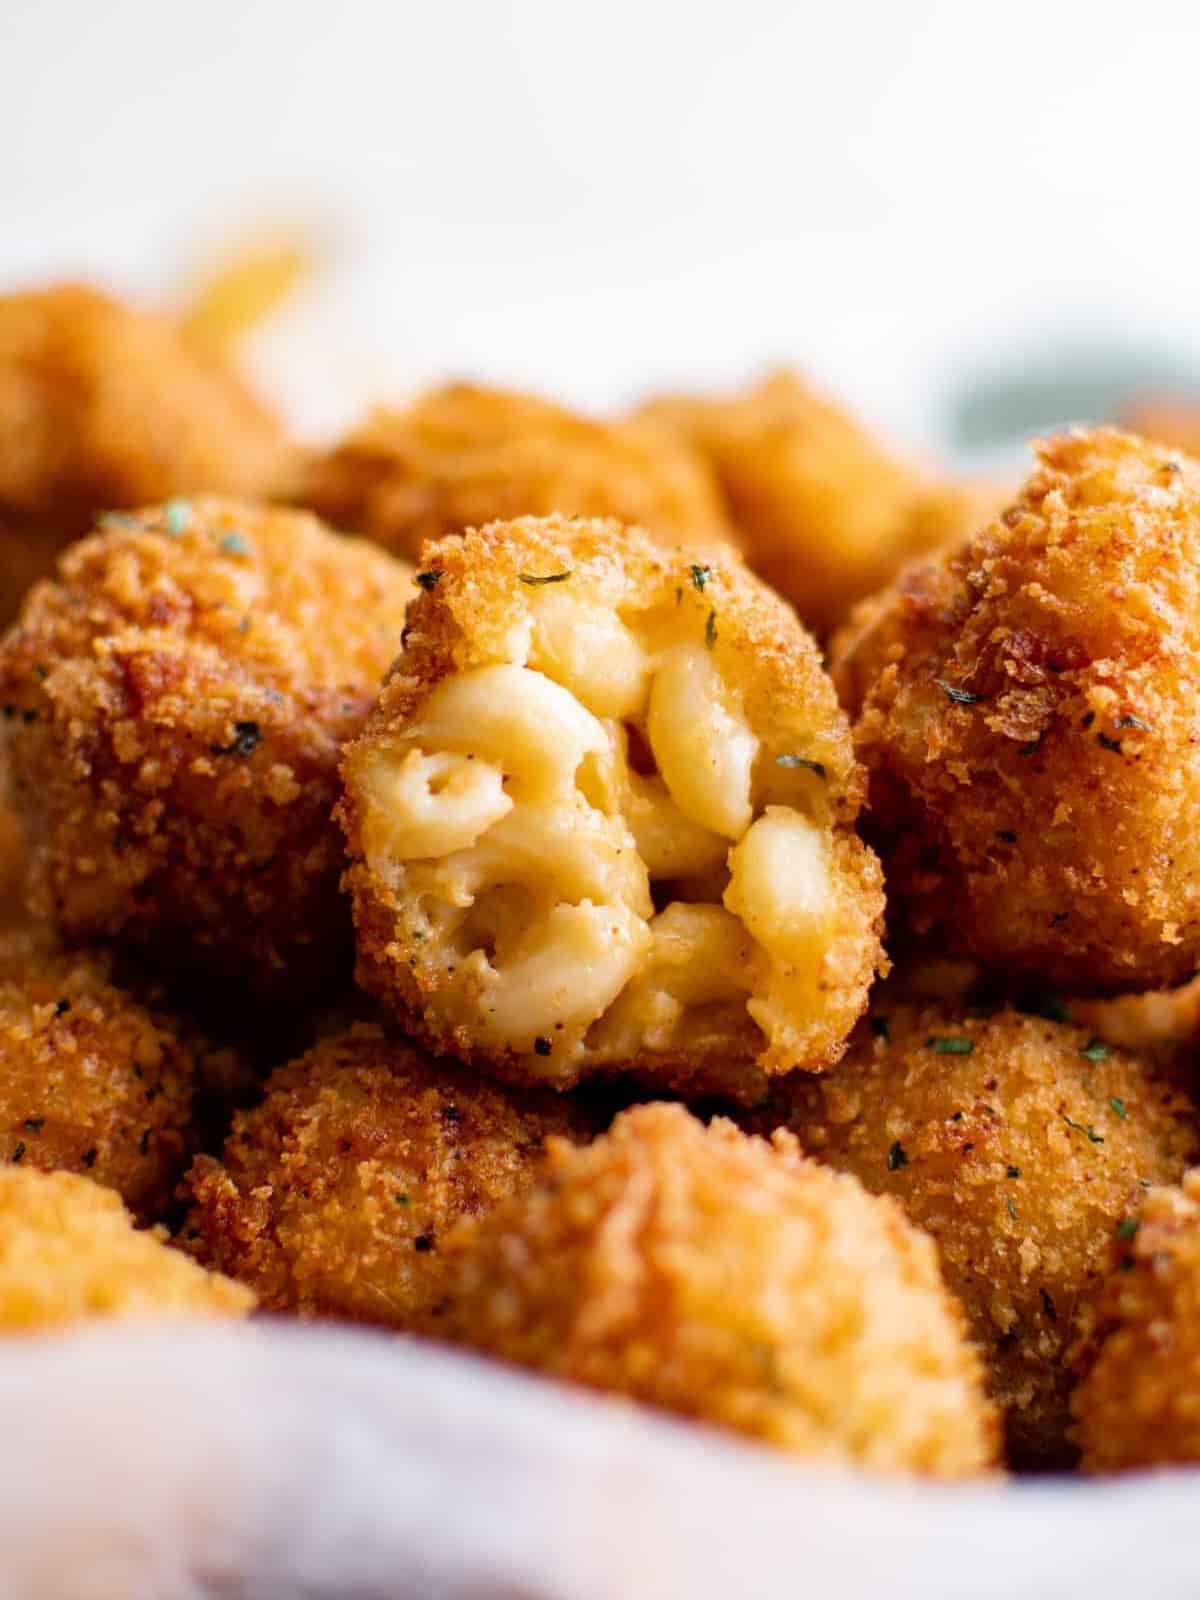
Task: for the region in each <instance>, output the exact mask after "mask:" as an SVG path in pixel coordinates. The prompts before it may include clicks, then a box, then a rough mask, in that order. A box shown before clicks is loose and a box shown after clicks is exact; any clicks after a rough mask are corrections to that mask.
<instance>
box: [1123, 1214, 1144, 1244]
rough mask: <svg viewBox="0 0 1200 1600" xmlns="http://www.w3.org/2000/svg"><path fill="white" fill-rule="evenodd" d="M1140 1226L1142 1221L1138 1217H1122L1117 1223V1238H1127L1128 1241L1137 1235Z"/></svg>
mask: <svg viewBox="0 0 1200 1600" xmlns="http://www.w3.org/2000/svg"><path fill="white" fill-rule="evenodd" d="M1140 1227H1141V1223H1140V1222H1139V1221H1138V1219H1137V1218H1136V1217H1122V1218H1121V1220H1120V1222H1118V1223H1117V1238H1118V1239H1125V1240H1126V1241H1128V1240H1130V1239H1133V1238H1135V1237H1136V1235H1137V1231H1138V1229H1139V1228H1140Z"/></svg>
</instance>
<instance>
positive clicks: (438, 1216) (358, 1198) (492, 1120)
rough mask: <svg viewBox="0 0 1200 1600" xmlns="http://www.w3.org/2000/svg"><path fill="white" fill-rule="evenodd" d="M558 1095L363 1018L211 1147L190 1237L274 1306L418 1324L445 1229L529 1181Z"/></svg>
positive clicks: (196, 1181)
mask: <svg viewBox="0 0 1200 1600" xmlns="http://www.w3.org/2000/svg"><path fill="white" fill-rule="evenodd" d="M586 1131H587V1127H586V1123H585V1119H584V1118H583V1116H582V1115H581V1114H580V1113H578V1112H577V1111H576V1110H575V1108H574V1107H573V1106H572V1104H571V1102H570V1101H568V1100H565V1099H563V1098H562V1097H561V1096H558V1095H551V1094H545V1093H543V1094H536V1093H529V1092H525V1093H522V1092H521V1091H519V1090H514V1091H506V1090H504V1089H501V1088H498V1087H497V1086H496V1085H494V1084H490V1083H487V1082H485V1081H482V1080H480V1079H479V1078H476V1077H475V1076H474V1075H473V1074H472V1073H470V1072H468V1071H466V1070H464V1069H461V1068H455V1067H453V1066H449V1065H446V1064H444V1063H438V1064H437V1065H434V1064H433V1063H431V1062H430V1061H429V1060H427V1059H426V1058H425V1057H424V1056H422V1055H420V1054H419V1053H418V1052H417V1051H416V1050H414V1049H413V1048H412V1047H411V1046H409V1045H406V1044H401V1043H396V1042H395V1041H392V1040H389V1039H388V1037H387V1036H386V1035H385V1034H384V1032H383V1031H382V1030H381V1029H380V1028H377V1027H373V1026H371V1025H369V1024H365V1023H364V1024H358V1025H357V1026H355V1027H353V1028H351V1029H349V1030H348V1031H347V1032H345V1033H342V1034H340V1035H338V1036H335V1037H333V1038H328V1039H324V1040H322V1041H321V1042H320V1043H319V1044H317V1045H316V1046H315V1047H314V1048H313V1049H312V1050H310V1051H309V1052H308V1054H307V1055H305V1056H303V1057H301V1059H300V1060H298V1061H294V1062H291V1063H290V1064H289V1065H288V1066H286V1067H281V1068H280V1069H279V1070H278V1071H277V1072H275V1073H274V1074H273V1075H272V1076H271V1078H270V1080H269V1081H268V1083H267V1088H266V1095H265V1098H264V1099H263V1101H262V1103H261V1105H259V1106H256V1107H255V1108H254V1109H253V1110H251V1111H243V1112H240V1113H239V1114H238V1116H237V1117H236V1118H235V1119H234V1126H233V1132H232V1133H231V1134H230V1136H229V1139H228V1141H227V1142H226V1145H225V1152H224V1156H223V1159H222V1161H220V1162H218V1161H214V1160H212V1159H210V1158H208V1157H203V1156H201V1157H198V1158H197V1160H196V1162H195V1165H194V1166H193V1168H192V1171H191V1173H190V1174H189V1177H188V1182H187V1187H188V1189H189V1190H190V1193H191V1196H192V1201H193V1204H192V1208H191V1211H190V1213H189V1216H188V1219H187V1222H186V1224H185V1226H184V1230H183V1235H182V1239H183V1242H184V1243H185V1245H186V1246H187V1248H188V1249H190V1250H191V1251H192V1252H193V1253H194V1254H195V1255H197V1256H198V1257H199V1259H200V1260H202V1261H203V1262H205V1263H206V1264H207V1265H208V1266H212V1267H217V1268H219V1269H220V1270H221V1271H223V1272H226V1273H228V1274H229V1275H230V1276H231V1277H233V1278H236V1279H237V1280H238V1281H239V1282H242V1283H246V1284H249V1285H250V1287H251V1288H252V1289H253V1290H254V1291H255V1293H256V1294H257V1296H258V1298H259V1301H260V1303H261V1304H262V1306H263V1307H264V1308H265V1309H267V1310H270V1311H295V1312H299V1314H300V1315H301V1316H304V1317H314V1316H325V1317H339V1318H346V1319H349V1320H352V1321H358V1322H374V1323H380V1324H384V1325H387V1326H392V1327H400V1328H404V1327H411V1326H413V1324H414V1323H416V1322H419V1321H420V1320H421V1319H422V1318H423V1317H424V1316H425V1315H426V1314H427V1313H428V1312H429V1310H430V1309H431V1308H432V1307H433V1306H434V1304H435V1303H436V1302H437V1301H438V1299H439V1298H440V1297H441V1294H442V1291H443V1286H444V1279H445V1267H444V1265H443V1259H442V1255H441V1249H440V1247H441V1241H442V1236H443V1235H444V1234H445V1233H446V1231H447V1230H448V1229H449V1228H450V1226H451V1225H452V1224H453V1223H455V1222H457V1221H459V1220H460V1219H461V1218H463V1217H469V1216H475V1215H478V1214H480V1213H482V1212H485V1211H487V1210H488V1209H490V1208H491V1207H492V1206H494V1205H495V1204H496V1203H497V1202H498V1201H500V1200H502V1199H505V1198H506V1197H507V1196H508V1195H510V1194H513V1193H515V1192H516V1191H517V1190H519V1189H522V1188H524V1187H526V1186H527V1185H528V1184H529V1183H530V1182H532V1179H533V1173H534V1169H535V1167H536V1165H537V1162H538V1159H539V1157H540V1155H541V1151H542V1141H543V1138H544V1136H545V1135H546V1134H549V1133H553V1134H561V1135H567V1136H571V1137H574V1138H577V1139H579V1138H583V1137H584V1136H585V1134H586Z"/></svg>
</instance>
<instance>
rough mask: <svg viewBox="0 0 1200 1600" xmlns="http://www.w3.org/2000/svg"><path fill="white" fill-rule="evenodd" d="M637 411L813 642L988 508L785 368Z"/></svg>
mask: <svg viewBox="0 0 1200 1600" xmlns="http://www.w3.org/2000/svg"><path fill="white" fill-rule="evenodd" d="M641 414H642V415H643V416H645V417H648V418H650V419H651V420H656V421H659V422H661V423H663V424H664V425H668V426H670V425H674V427H675V428H676V429H677V430H678V431H679V432H680V433H681V435H682V436H683V437H684V438H686V439H689V440H690V441H692V442H693V443H694V444H695V445H696V446H697V447H698V448H699V450H700V451H701V453H702V454H703V455H704V456H705V457H706V458H707V459H708V460H709V461H711V463H712V465H713V468H714V470H715V471H716V474H717V477H718V480H719V482H720V484H721V487H722V490H723V491H724V494H725V497H726V500H727V503H728V506H729V511H730V516H731V518H732V520H733V523H734V526H735V527H736V529H737V531H738V534H739V536H740V539H741V542H742V545H743V548H744V550H745V554H746V559H747V561H748V562H749V563H750V565H751V566H752V567H753V568H754V570H755V571H756V572H758V573H759V574H761V576H762V577H764V578H765V579H766V580H767V581H768V582H769V583H771V584H773V585H774V587H775V588H776V589H778V590H779V592H780V593H781V594H783V595H786V596H787V598H788V599H789V600H790V601H791V602H792V603H793V604H794V605H795V607H796V609H797V611H798V612H799V613H800V616H801V619H802V620H803V621H804V622H805V623H806V624H807V625H808V626H809V627H810V628H812V629H813V631H814V632H815V633H816V634H817V635H818V636H819V637H821V638H824V637H825V636H826V635H827V634H828V633H829V632H830V631H831V630H832V629H833V628H834V627H835V626H836V625H837V624H838V623H839V622H841V621H842V620H843V618H844V617H845V616H846V614H847V612H848V611H849V609H850V607H851V605H852V604H853V602H854V601H855V600H858V599H860V598H861V597H862V596H863V595H866V594H870V593H872V592H873V591H874V590H876V589H879V588H881V587H882V586H883V585H884V584H885V583H888V582H890V580H891V579H892V577H893V576H894V574H895V572H896V570H897V569H898V568H899V567H900V566H901V565H902V563H903V562H905V561H907V560H909V559H910V558H911V557H913V556H915V555H919V554H922V553H924V552H925V551H927V550H930V549H933V548H936V547H937V546H939V545H942V544H945V543H947V542H948V541H953V540H956V539H958V538H961V537H965V535H966V534H968V533H969V532H971V531H972V529H973V528H975V527H977V526H978V525H979V524H980V523H981V522H983V521H984V520H986V518H987V517H988V516H989V515H990V514H991V512H992V511H993V510H994V509H995V506H996V501H997V492H996V490H995V489H994V488H993V487H992V486H990V485H972V484H966V483H964V484H959V483H954V482H950V481H948V480H942V479H939V478H935V477H933V476H931V475H930V474H928V473H926V472H923V471H921V470H919V469H917V468H914V467H912V466H910V465H909V464H908V463H906V462H903V461H901V460H900V459H898V458H896V457H893V456H892V455H891V454H890V453H889V452H888V451H886V450H885V449H884V448H883V446H882V445H881V444H880V443H879V441H878V440H877V439H875V438H874V437H873V436H872V434H871V433H870V432H869V431H868V430H867V429H866V428H864V427H863V426H862V424H861V423H859V422H857V421H855V420H854V418H852V417H850V416H849V415H847V413H846V412H845V411H843V410H842V409H841V408H840V407H839V406H837V405H835V404H834V403H833V402H832V401H830V400H829V399H828V398H826V396H824V395H822V394H820V393H819V392H818V391H816V390H814V389H813V388H811V387H810V386H809V385H808V384H806V383H804V382H803V381H802V380H801V379H800V378H798V377H797V376H796V375H795V374H794V373H792V372H788V371H780V372H776V373H773V374H771V375H770V376H768V377H767V378H765V379H764V380H763V381H762V382H761V383H759V384H757V385H755V386H754V387H753V388H750V389H747V390H745V391H743V392H742V393H740V394H736V395H733V396H731V397H729V398H727V399H700V398H689V397H686V396H675V397H672V396H665V397H663V398H662V399H660V400H657V401H652V402H651V403H650V404H649V405H648V406H647V407H646V408H645V409H644V410H643V412H642V413H641Z"/></svg>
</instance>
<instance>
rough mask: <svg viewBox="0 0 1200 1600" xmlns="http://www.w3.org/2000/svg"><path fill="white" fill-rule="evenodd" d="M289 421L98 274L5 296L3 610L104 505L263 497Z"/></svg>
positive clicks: (0, 482) (283, 470)
mask: <svg viewBox="0 0 1200 1600" xmlns="http://www.w3.org/2000/svg"><path fill="white" fill-rule="evenodd" d="M289 455H290V452H289V447H288V445H287V442H286V440H285V437H284V433H283V429H282V427H281V425H280V424H279V422H278V421H277V420H276V418H275V417H274V416H272V415H271V414H270V412H269V411H268V410H267V409H266V408H265V407H264V406H263V404H262V403H261V402H260V401H259V400H258V399H257V398H256V397H255V396H254V395H253V394H252V393H251V392H250V390H249V389H248V388H247V386H246V384H245V383H244V382H243V381H242V379H241V378H240V377H239V376H238V374H237V373H236V372H235V371H234V369H233V367H232V366H231V365H230V364H229V363H228V361H227V360H226V359H225V358H224V357H223V356H222V355H221V354H220V353H219V352H217V351H216V350H215V349H213V348H210V347H209V346H208V345H207V344H205V343H203V342H201V341H200V340H198V339H196V338H193V337H190V336H188V335H187V334H186V333H184V332H183V331H182V330H181V329H180V328H179V327H177V326H176V325H175V324H174V323H173V322H171V321H170V320H169V319H168V318H167V317H163V316H159V315H156V314H154V313H152V312H147V311H143V310H139V309H135V308H134V307H132V306H127V305H123V304H121V303H120V302H118V301H117V300H114V299H112V298H110V297H109V296H108V295H106V294H102V293H100V292H99V291H97V290H95V289H93V288H90V287H88V286H87V285H85V284H73V283H68V284H61V285H58V286H56V287H53V288H48V289H40V290H35V291H31V292H26V293H19V294H10V295H3V296H0V620H3V621H8V619H9V618H10V617H12V616H14V615H15V614H16V610H17V607H18V605H19V604H20V601H21V597H22V596H23V594H24V593H25V590H26V589H27V588H28V587H29V585H30V584H31V583H32V582H33V581H34V580H35V579H36V578H40V577H43V576H44V575H46V574H47V573H49V571H50V570H51V567H52V566H53V562H54V557H55V555H56V554H57V552H58V551H59V550H60V549H61V548H62V547H63V545H65V544H67V543H69V542H70V541H71V540H72V539H75V538H77V537H78V536H79V535H81V534H83V533H85V532H86V531H87V529H88V528H89V526H90V525H91V522H92V519H93V518H94V516H95V515H96V513H97V512H98V511H102V510H108V509H115V508H118V507H130V506H139V505H150V504H153V503H154V502H155V501H157V500H162V499H165V498H166V497H167V496H168V495H172V494H180V493H184V494H190V493H198V492H207V493H214V494H234V495H260V494H266V493H269V492H270V491H271V490H272V488H273V487H274V486H275V485H276V484H277V483H279V482H282V481H283V480H284V478H285V477H286V476H288V474H289V472H290V468H289V467H288V460H289Z"/></svg>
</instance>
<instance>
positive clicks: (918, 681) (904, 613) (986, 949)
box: [832, 429, 1200, 994]
mask: <svg viewBox="0 0 1200 1600" xmlns="http://www.w3.org/2000/svg"><path fill="white" fill-rule="evenodd" d="M1035 448H1036V450H1037V454H1038V457H1039V463H1040V464H1039V466H1038V469H1037V471H1036V472H1035V473H1034V474H1033V476H1032V477H1031V478H1030V479H1029V481H1028V482H1027V483H1026V485H1025V487H1024V488H1023V490H1022V492H1021V494H1020V496H1019V498H1018V499H1017V501H1016V502H1015V504H1014V505H1013V506H1011V507H1010V508H1009V509H1008V510H1007V511H1005V512H1004V513H1003V515H1002V516H1000V517H998V518H997V519H996V520H995V521H994V522H992V523H990V524H989V525H988V526H987V527H986V528H985V529H984V530H983V531H982V532H981V533H979V534H978V535H976V536H975V537H974V538H972V539H971V540H969V541H968V542H967V543H966V544H965V545H964V546H962V547H961V549H958V550H956V551H953V552H950V553H948V554H946V555H944V556H943V557H941V558H940V559H937V560H933V561H931V562H929V563H928V564H925V565H922V566H918V567H915V568H909V569H908V571H907V573H906V574H905V576H904V577H903V579H902V580H901V582H900V583H899V584H898V585H897V587H896V588H895V589H893V590H892V591H890V592H889V593H888V594H886V595H885V596H883V597H881V598H879V599H876V600H871V601H868V602H866V604H865V606H864V607H863V608H862V609H861V610H860V612H859V613H858V615H857V617H856V618H855V620H854V621H853V622H852V623H851V624H849V625H848V626H847V628H846V629H845V630H844V631H843V632H842V633H841V634H840V635H839V637H838V638H837V639H836V640H835V641H834V647H833V652H832V664H833V672H834V676H835V680H836V681H837V683H838V686H839V690H840V692H841V694H842V697H843V703H844V704H846V705H847V706H848V707H849V708H850V709H851V713H852V714H855V713H856V714H857V723H856V728H855V740H856V745H857V748H858V750H859V753H860V755H861V756H862V758H863V760H864V761H865V762H866V764H867V767H868V768H869V770H870V774H871V791H870V792H871V817H872V836H873V837H874V838H875V839H876V840H877V843H878V846H879V848H880V850H881V853H882V854H883V855H884V862H885V867H886V870H887V878H888V889H889V910H890V912H891V914H892V917H893V920H894V925H896V926H899V925H900V924H901V923H903V924H905V925H906V926H907V928H908V930H909V931H910V932H915V933H916V934H918V935H924V936H927V937H929V938H930V939H932V940H934V941H942V942H943V943H945V944H947V945H951V946H953V948H954V949H955V950H956V952H958V953H966V954H973V955H976V956H978V957H979V958H980V959H981V960H982V961H984V962H985V963H987V964H990V965H992V966H994V967H996V968H999V969H1003V970H1005V971H1007V972H1008V973H1010V974H1013V973H1015V974H1019V975H1028V976H1032V977H1033V978H1034V980H1035V981H1037V982H1041V983H1044V984H1050V985H1052V986H1053V987H1055V988H1058V989H1061V990H1063V991H1065V992H1066V993H1072V992H1074V993H1078V994H1087V993H1101V994H1102V993H1106V992H1118V991H1129V990H1140V991H1145V990H1150V989H1156V988H1169V987H1171V986H1172V985H1174V984H1177V983H1180V982H1182V981H1183V980H1185V979H1187V978H1190V977H1191V975H1192V973H1193V971H1194V970H1195V968H1196V965H1197V961H1198V960H1200V832H1198V831H1197V829H1196V828H1195V827H1194V826H1193V816H1194V812H1195V809H1196V805H1197V802H1198V801H1200V741H1198V740H1197V734H1196V730H1197V717H1196V704H1197V690H1198V688H1200V467H1197V466H1195V465H1193V464H1192V463H1191V462H1190V461H1188V460H1186V459H1185V458H1182V457H1180V456H1177V455H1175V454H1173V453H1172V452H1171V451H1168V450H1165V449H1161V448H1159V447H1158V446H1156V445H1151V444H1147V443H1145V442H1143V441H1141V440H1138V439H1134V438H1131V437H1129V436H1127V435H1123V434H1120V433H1116V432H1114V431H1112V430H1110V429H1096V430H1092V431H1087V430H1077V431H1074V432H1071V433H1067V434H1062V435H1059V436H1058V437H1056V438H1053V439H1050V440H1046V441H1043V442H1042V443H1040V444H1039V445H1037V446H1036V447H1035Z"/></svg>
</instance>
